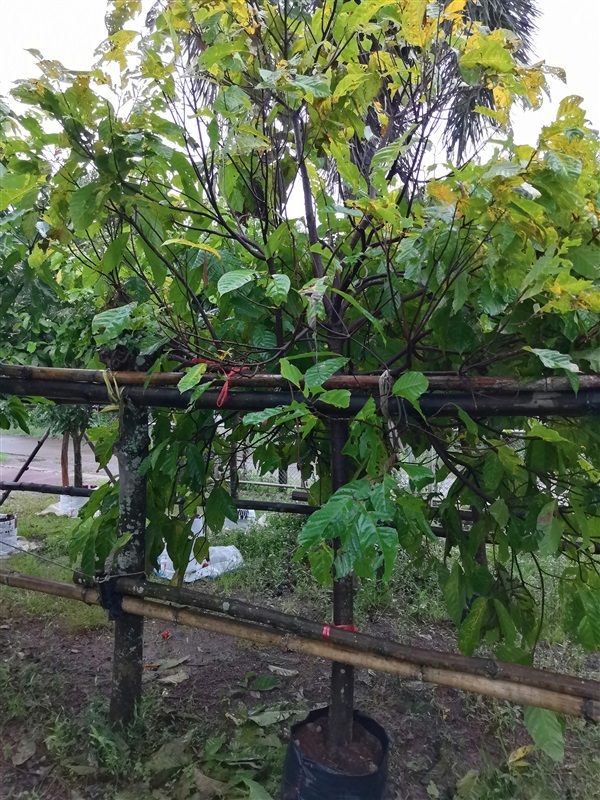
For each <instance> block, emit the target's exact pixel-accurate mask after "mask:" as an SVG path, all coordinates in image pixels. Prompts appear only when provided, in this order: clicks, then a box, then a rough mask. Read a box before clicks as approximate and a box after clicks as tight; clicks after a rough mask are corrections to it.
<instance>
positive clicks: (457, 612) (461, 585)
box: [443, 561, 467, 627]
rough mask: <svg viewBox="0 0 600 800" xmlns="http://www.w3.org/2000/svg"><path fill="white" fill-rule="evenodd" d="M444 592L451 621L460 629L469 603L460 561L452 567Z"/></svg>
mask: <svg viewBox="0 0 600 800" xmlns="http://www.w3.org/2000/svg"><path fill="white" fill-rule="evenodd" d="M443 591H444V599H445V601H446V607H447V608H448V613H449V614H450V619H451V620H452V622H454V624H455V625H456V626H457V627H458V626H459V625H460V622H461V619H462V615H463V611H464V610H465V605H466V602H467V596H466V591H465V581H464V576H463V571H462V569H461V568H460V564H459V563H458V561H455V562H454V564H453V565H452V570H451V571H450V575H449V576H448V579H447V580H446V582H445V584H444V590H443Z"/></svg>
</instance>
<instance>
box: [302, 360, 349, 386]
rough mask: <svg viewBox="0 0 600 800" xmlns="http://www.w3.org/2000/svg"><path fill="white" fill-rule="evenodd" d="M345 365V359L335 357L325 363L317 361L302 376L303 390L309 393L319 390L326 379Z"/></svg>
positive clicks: (346, 361)
mask: <svg viewBox="0 0 600 800" xmlns="http://www.w3.org/2000/svg"><path fill="white" fill-rule="evenodd" d="M347 363H348V359H347V358H343V357H342V356H337V357H336V358H330V359H328V360H327V361H319V362H318V363H317V364H314V365H313V366H312V367H309V368H308V369H307V370H306V373H305V375H304V388H305V390H308V391H309V393H313V392H312V390H313V389H317V388H320V387H321V386H322V385H323V384H324V383H325V381H326V380H327V379H328V378H331V377H332V376H333V375H335V373H336V372H338V370H340V369H342V367H344V366H345V365H346V364H347Z"/></svg>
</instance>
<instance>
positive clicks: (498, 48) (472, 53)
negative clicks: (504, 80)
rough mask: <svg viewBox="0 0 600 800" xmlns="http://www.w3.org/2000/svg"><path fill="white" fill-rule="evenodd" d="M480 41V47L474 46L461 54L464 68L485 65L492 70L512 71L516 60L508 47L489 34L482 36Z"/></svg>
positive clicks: (485, 67) (484, 66)
mask: <svg viewBox="0 0 600 800" xmlns="http://www.w3.org/2000/svg"><path fill="white" fill-rule="evenodd" d="M480 41H481V44H480V45H479V47H477V46H475V47H472V48H471V49H470V50H467V52H466V53H464V54H463V55H462V56H461V58H460V66H461V67H462V68H464V69H474V68H475V67H483V69H487V70H490V71H491V72H499V73H503V72H511V70H512V69H513V66H514V62H513V58H512V56H511V54H510V53H509V52H508V49H507V48H506V47H504V46H503V45H502V43H501V42H499V41H498V40H497V39H492V38H490V37H489V36H487V37H485V38H484V37H482V38H481V39H480Z"/></svg>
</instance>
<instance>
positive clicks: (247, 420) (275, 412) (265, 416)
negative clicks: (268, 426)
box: [243, 406, 288, 425]
mask: <svg viewBox="0 0 600 800" xmlns="http://www.w3.org/2000/svg"><path fill="white" fill-rule="evenodd" d="M287 410H288V409H287V406H275V408H265V410H264V411H253V412H252V413H251V414H246V415H245V416H244V419H243V423H244V425H263V424H264V423H265V422H268V421H269V420H270V419H273V417H278V416H279V415H280V414H283V413H285V412H286V411H287Z"/></svg>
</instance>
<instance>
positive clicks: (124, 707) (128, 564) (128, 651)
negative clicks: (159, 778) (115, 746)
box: [110, 399, 149, 726]
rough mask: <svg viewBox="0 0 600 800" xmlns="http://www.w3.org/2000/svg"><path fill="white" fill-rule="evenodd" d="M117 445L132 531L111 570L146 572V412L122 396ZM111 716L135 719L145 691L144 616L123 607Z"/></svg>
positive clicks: (123, 522)
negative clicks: (143, 475)
mask: <svg viewBox="0 0 600 800" xmlns="http://www.w3.org/2000/svg"><path fill="white" fill-rule="evenodd" d="M119 428H120V435H119V441H118V443H117V446H116V453H117V458H118V461H119V536H127V535H129V536H130V537H131V538H130V539H129V540H128V541H127V543H126V544H125V546H124V547H123V549H122V550H121V551H120V552H119V553H118V555H117V557H116V559H115V562H114V565H113V567H112V571H113V572H114V573H116V574H119V575H137V576H138V577H141V576H143V574H144V572H145V558H146V553H145V542H144V537H145V530H146V479H145V478H143V477H142V476H141V475H140V465H141V463H142V461H143V460H144V458H146V456H147V454H148V447H149V437H148V412H147V410H146V409H145V408H135V407H133V406H132V405H130V404H129V403H128V401H127V399H124V401H123V406H122V411H121V416H120V421H119ZM114 636H115V647H114V657H113V673H112V689H111V698H110V721H111V724H112V725H114V726H125V725H128V724H129V723H130V722H132V720H133V718H134V716H135V711H136V707H137V705H138V703H139V701H140V699H141V696H142V670H143V637H144V618H143V617H138V616H133V615H131V614H126V613H122V614H121V615H120V616H118V617H117V619H116V620H115V630H114Z"/></svg>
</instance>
